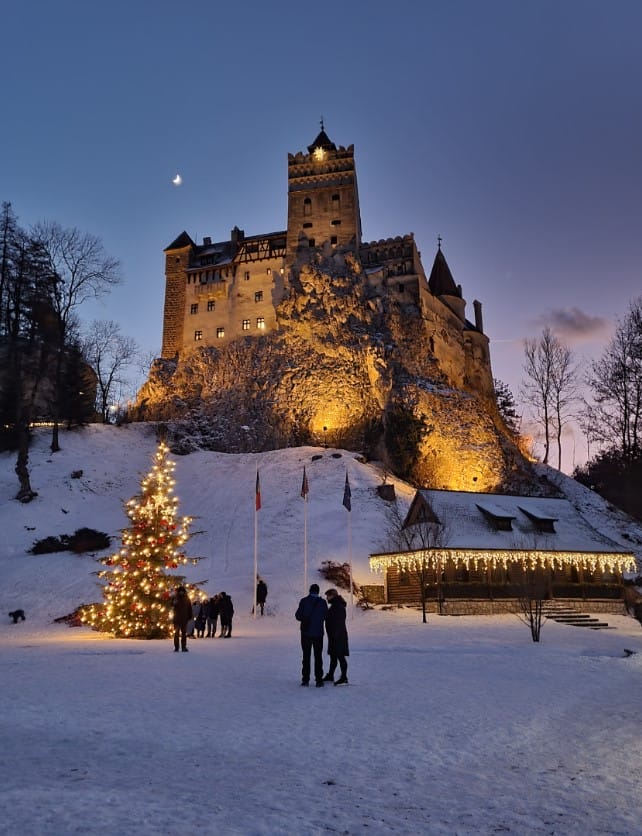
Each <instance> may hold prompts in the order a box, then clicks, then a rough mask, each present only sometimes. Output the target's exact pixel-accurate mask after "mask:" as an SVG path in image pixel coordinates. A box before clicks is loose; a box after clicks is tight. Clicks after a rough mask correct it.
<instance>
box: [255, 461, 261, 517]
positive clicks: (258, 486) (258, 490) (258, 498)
mask: <svg viewBox="0 0 642 836" xmlns="http://www.w3.org/2000/svg"><path fill="white" fill-rule="evenodd" d="M255 500H256V506H255V507H256V510H257V511H260V510H261V483H260V482H259V471H258V470H257V471H256V497H255Z"/></svg>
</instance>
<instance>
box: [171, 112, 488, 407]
mask: <svg viewBox="0 0 642 836" xmlns="http://www.w3.org/2000/svg"><path fill="white" fill-rule="evenodd" d="M307 151H308V152H307V153H301V152H299V153H296V154H288V218H287V229H286V230H283V231H279V232H271V233H266V234H263V235H253V236H246V235H245V233H244V232H243V230H241V229H239V228H238V227H236V226H235V227H234V228H233V229H232V232H231V236H230V239H229V240H228V241H221V242H217V243H213V242H212V239H211V238H209V237H206V238H204V239H203V242H202V243H201V244H197V243H196V242H194V241H193V240H192V238H191V237H190V236H189V235H188V234H187V232H182V233H181V234H180V235H179V236H178V237H177V238H176V239H175V240H174V241H173V242H172V243H171V244H170V245H169V246H168V247H167V248H166V249H165V305H164V315H163V342H162V358H164V359H166V360H171V359H174V358H178V357H180V356H181V355H183V354H184V353H186V352H188V351H189V350H190V349H194V348H199V347H206V346H208V347H217V348H222V347H223V346H225V345H226V344H229V343H230V342H231V341H233V340H235V339H237V338H239V337H251V336H260V335H263V334H266V333H269V332H273V331H275V330H278V329H279V319H278V311H279V305H280V304H281V303H282V302H284V300H287V299H288V298H289V296H290V295H291V294H292V292H293V287H294V286H295V285H296V284H297V282H298V279H299V277H300V275H301V272H302V270H305V266H306V265H309V264H310V263H311V262H313V261H314V260H315V259H317V260H319V259H321V258H324V257H325V258H329V257H332V255H333V254H336V253H339V254H343V255H347V256H349V257H351V259H352V262H353V263H354V264H356V265H357V268H358V269H359V271H360V274H361V276H362V281H363V282H364V283H365V285H366V287H365V291H366V293H367V297H368V298H369V299H372V300H378V301H379V303H381V304H384V303H385V304H393V305H396V306H398V309H399V310H400V311H401V312H402V315H403V311H407V312H409V316H412V317H414V318H416V317H417V315H419V317H420V319H421V322H422V328H423V332H424V336H425V337H426V339H427V342H426V345H427V353H428V355H429V356H427V357H426V363H429V364H431V365H432V366H433V367H435V368H438V369H439V372H440V374H441V375H442V377H443V379H444V380H446V381H447V383H448V384H449V385H450V386H452V387H453V388H455V389H459V390H463V391H468V392H473V393H476V394H478V395H481V396H482V397H485V396H488V397H492V396H493V379H492V372H491V365H490V355H489V348H488V338H487V337H486V335H485V334H484V331H483V323H482V310H481V303H480V302H478V301H475V302H474V303H473V306H474V322H471V321H469V320H468V319H467V318H466V310H465V309H466V302H465V300H464V298H463V295H462V290H461V286H460V285H457V284H456V283H455V281H454V279H453V277H452V274H451V272H450V269H449V267H448V264H447V262H446V259H445V257H444V254H443V252H442V249H441V241H440V240H439V245H438V248H437V253H436V255H435V259H434V262H433V265H432V270H431V272H430V276H429V277H428V278H426V273H425V271H424V267H423V264H422V261H421V254H420V252H419V251H418V249H417V246H416V243H415V239H414V236H413V234H412V233H410V234H407V235H404V236H399V237H395V238H388V239H386V240H380V241H372V242H369V243H368V242H364V241H363V240H362V234H361V213H360V207H359V193H358V189H357V173H356V166H355V158H354V147H353V146H352V145H350V146H348V147H347V148H345V147H343V146H338V147H337V146H336V145H335V144H334V142H332V141H331V140H330V139H329V137H328V135H327V134H326V132H325V130H324V127H323V123H321V130H320V132H319V134H318V136H317V137H316V139H315V140H314V142H312V144H311V145H309V146H308V149H307Z"/></svg>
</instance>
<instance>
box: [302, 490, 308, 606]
mask: <svg viewBox="0 0 642 836" xmlns="http://www.w3.org/2000/svg"><path fill="white" fill-rule="evenodd" d="M307 591H308V497H307V495H306V497H305V499H304V500H303V592H304V593H305V592H307Z"/></svg>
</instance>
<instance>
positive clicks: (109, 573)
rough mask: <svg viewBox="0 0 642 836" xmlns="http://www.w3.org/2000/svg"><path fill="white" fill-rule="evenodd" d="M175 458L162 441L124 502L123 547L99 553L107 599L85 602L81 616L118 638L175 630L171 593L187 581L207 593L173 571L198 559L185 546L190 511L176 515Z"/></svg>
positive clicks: (195, 593)
mask: <svg viewBox="0 0 642 836" xmlns="http://www.w3.org/2000/svg"><path fill="white" fill-rule="evenodd" d="M175 466H176V465H175V463H174V462H173V461H172V460H171V459H170V458H169V447H168V446H167V445H166V444H165V443H164V442H161V443H160V444H159V445H158V449H157V450H156V453H155V455H154V463H153V466H152V469H151V471H150V472H149V473H148V474H147V476H145V477H144V478H143V480H142V481H141V493H140V495H137V496H135V497H133V498H132V499H130V500H129V502H127V503H126V506H125V510H126V512H127V516H128V517H129V519H130V520H131V525H130V526H129V527H128V528H126V529H124V530H123V533H122V546H121V548H120V550H119V551H118V552H117V553H115V554H112V555H110V556H109V557H105V558H102V559H101V561H100V562H101V563H102V564H103V565H104V566H106V567H107V568H106V569H102V570H101V571H99V572H98V573H97V574H98V577H99V578H101V579H102V580H103V581H104V582H105V585H104V586H103V588H102V592H103V598H104V601H103V603H101V604H93V605H90V606H87V607H83V608H82V609H81V611H80V618H81V621H82V622H83V623H84V624H88V625H89V626H91V627H93V628H94V629H95V630H99V631H100V632H102V633H111V634H112V635H113V636H116V637H118V638H138V639H160V638H166V637H168V636H169V635H170V634H171V632H172V597H173V595H174V591H175V589H176V588H177V587H178V586H181V585H183V586H185V587H186V588H187V590H188V594H189V595H190V597H191V598H192V600H194V599H204V598H205V597H206V596H205V595H204V593H201V592H200V591H199V589H198V586H199V584H193V585H190V584H187V583H186V581H185V578H184V577H183V576H182V575H176V574H169V572H171V571H173V570H175V569H177V568H178V567H179V566H185V565H187V564H188V563H197V562H198V558H189V557H187V556H186V554H185V550H184V546H185V543H186V542H187V541H188V539H189V537H190V535H189V531H188V530H189V527H190V525H191V523H192V518H191V517H181V518H178V517H177V510H178V498H177V497H176V496H174V485H175V480H174V476H173V473H174V468H175Z"/></svg>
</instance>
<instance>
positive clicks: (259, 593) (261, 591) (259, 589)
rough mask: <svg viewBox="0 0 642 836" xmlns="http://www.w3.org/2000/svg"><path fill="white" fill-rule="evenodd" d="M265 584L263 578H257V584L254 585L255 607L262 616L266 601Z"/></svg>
mask: <svg viewBox="0 0 642 836" xmlns="http://www.w3.org/2000/svg"><path fill="white" fill-rule="evenodd" d="M267 592H268V590H267V584H266V583H265V581H264V580H263V578H259V580H258V583H257V585H256V605H257V607H258V608H259V609H260V611H261V615H263V609H264V607H265V601H266V599H267Z"/></svg>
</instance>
